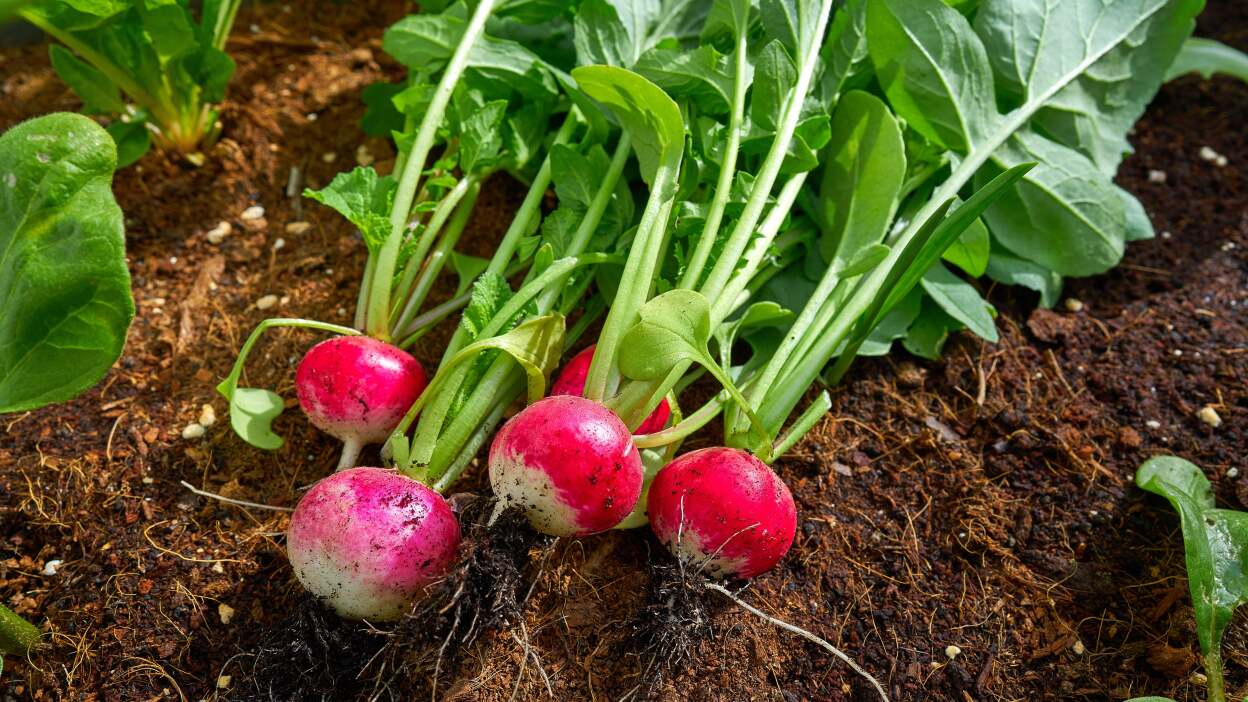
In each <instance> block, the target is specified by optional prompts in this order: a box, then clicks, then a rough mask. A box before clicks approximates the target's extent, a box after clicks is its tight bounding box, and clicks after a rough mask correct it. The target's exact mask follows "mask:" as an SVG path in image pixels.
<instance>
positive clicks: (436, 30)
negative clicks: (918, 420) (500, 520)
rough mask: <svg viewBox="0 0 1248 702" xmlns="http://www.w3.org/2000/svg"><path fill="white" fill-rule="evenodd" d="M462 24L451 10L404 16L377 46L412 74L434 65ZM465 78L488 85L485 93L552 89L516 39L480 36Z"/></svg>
mask: <svg viewBox="0 0 1248 702" xmlns="http://www.w3.org/2000/svg"><path fill="white" fill-rule="evenodd" d="M465 29H467V23H466V22H465V20H464V18H462V17H458V16H454V15H451V14H449V13H448V14H441V15H425V14H421V15H408V16H407V17H404V18H403V19H401V20H399V21H398V22H396V23H395V24H393V25H391V26H390V28H389V29H387V30H386V33H385V34H384V35H383V36H382V42H381V48H382V49H383V50H384V51H385V52H386V53H388V54H390V55H391V56H393V57H394V58H395V59H396V60H397V61H398V62H399V63H402V64H403V65H404V66H407V67H408V68H409V69H411V70H413V71H415V72H417V73H433V72H435V71H438V70H440V69H441V68H442V67H443V66H444V65H445V64H446V62H447V61H448V60H450V58H451V54H453V53H455V47H457V46H458V45H459V41H460V39H461V38H462V37H463V36H464V30H465ZM465 76H466V79H468V80H470V81H472V82H473V83H474V84H477V85H481V86H488V87H489V93H490V94H491V95H506V94H508V93H510V92H512V91H514V92H518V93H520V94H522V95H526V96H529V97H535V98H543V99H544V98H553V97H555V96H556V95H557V94H558V87H557V85H556V84H555V79H554V78H553V77H552V76H551V75H550V71H549V69H548V68H547V67H546V64H545V62H543V61H542V60H541V59H540V58H538V56H537V55H536V54H534V53H533V52H531V51H529V50H528V49H526V48H525V47H524V46H522V45H521V44H519V43H517V42H514V41H509V40H505V39H498V38H495V37H491V36H489V35H482V36H481V37H480V38H478V39H477V41H476V42H475V43H474V44H473V45H472V50H471V51H470V52H469V54H468V64H467V70H466V71H465Z"/></svg>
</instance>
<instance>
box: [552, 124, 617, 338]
mask: <svg viewBox="0 0 1248 702" xmlns="http://www.w3.org/2000/svg"><path fill="white" fill-rule="evenodd" d="M631 148H632V141H631V140H630V139H629V136H628V132H622V133H621V134H620V140H619V142H618V143H617V144H616V145H615V153H614V154H612V155H611V164H610V165H609V166H607V172H606V174H605V175H604V177H603V181H602V183H601V184H600V185H599V186H598V190H597V191H595V192H594V197H593V199H592V200H590V202H589V209H587V210H586V211H585V215H584V216H583V217H581V223H580V224H579V225H578V226H577V228H576V231H575V232H573V234H572V241H571V242H570V243H569V244H568V253H569V254H571V255H573V256H575V255H578V254H580V253H581V252H582V251H584V250H585V247H587V246H589V239H590V237H592V236H593V235H594V231H595V230H596V229H598V225H599V224H600V223H601V222H602V215H603V213H605V212H606V211H607V205H609V204H610V203H611V194H612V193H614V192H615V186H616V184H617V183H619V181H620V176H621V175H622V174H623V173H624V165H625V164H627V163H628V157H629V154H630V153H631ZM566 282H567V278H564V279H562V280H559V281H557V282H556V283H555V284H554V285H552V286H550V288H549V289H547V290H546V292H544V293H542V296H541V297H539V298H538V302H537V309H538V313H539V314H542V313H545V312H549V311H550V309H551V308H552V307H553V306H554V304H555V299H556V298H557V297H558V296H559V293H560V292H561V291H562V289H563V286H564V283H566Z"/></svg>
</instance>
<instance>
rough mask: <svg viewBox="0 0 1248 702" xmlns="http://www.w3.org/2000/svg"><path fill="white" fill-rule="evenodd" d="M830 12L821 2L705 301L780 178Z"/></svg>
mask: <svg viewBox="0 0 1248 702" xmlns="http://www.w3.org/2000/svg"><path fill="white" fill-rule="evenodd" d="M831 12H832V0H821V2H820V3H819V16H818V18H817V19H816V21H815V29H814V36H813V37H812V39H811V42H810V45H809V46H807V47H806V52H807V53H806V55H804V56H803V57H802V67H801V70H800V71H799V72H798V74H797V82H796V83H794V85H793V90H792V91H791V92H790V93H789V97H788V99H787V100H786V101H785V105H784V116H783V118H782V120H781V122H780V125H779V127H778V128H777V129H776V137H775V140H774V141H773V142H772V143H771V149H770V150H769V151H768V152H767V157H766V158H765V159H764V160H763V165H762V167H761V168H759V171H758V176H757V178H756V179H755V181H754V186H753V188H752V189H751V190H750V197H749V198H748V199H747V200H746V202H745V209H744V210H743V211H742V212H741V217H740V218H739V219H738V220H737V224H736V226H735V227H733V230H732V234H730V235H729V237H728V241H727V242H725V243H724V250H723V252H722V253H721V254H720V256H719V258H718V259H716V261H715V265H714V266H713V267H712V268H711V273H710V275H709V276H708V277H707V279H706V282H705V283H703V284H702V287H701V288H699V290H700V292H701V293H702V294H703V295H705V296H706V298H707V299H708V300H717V299H719V297H720V294H721V293H722V292H723V289H724V286H725V285H727V283H728V278H729V276H731V275H732V272H733V270H734V269H735V268H736V265H737V262H738V260H739V259H740V258H741V254H742V252H744V251H745V247H746V245H747V244H748V243H749V241H750V237H751V236H752V235H753V234H754V227H755V226H756V225H757V224H758V220H759V218H760V217H762V214H763V207H765V206H766V204H767V198H768V197H770V196H771V189H772V187H773V186H774V185H775V183H776V178H777V177H779V175H780V167H781V166H782V165H783V164H784V159H785V156H786V155H787V154H788V150H789V144H790V143H791V142H792V141H793V133H794V131H796V129H797V123H798V121H799V120H800V119H801V116H802V105H803V104H804V103H805V101H806V93H807V92H809V90H810V83H811V81H812V80H813V79H814V74H815V68H816V67H817V66H818V64H819V48H820V47H821V46H822V45H823V35H824V31H825V30H826V28H827V24H828V16H829V15H830V14H831Z"/></svg>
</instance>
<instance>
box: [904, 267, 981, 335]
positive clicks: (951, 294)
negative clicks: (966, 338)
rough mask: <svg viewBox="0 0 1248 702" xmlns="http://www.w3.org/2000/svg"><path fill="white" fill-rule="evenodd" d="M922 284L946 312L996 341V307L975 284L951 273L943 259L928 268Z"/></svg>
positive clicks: (972, 329) (967, 326)
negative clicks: (980, 293) (983, 296)
mask: <svg viewBox="0 0 1248 702" xmlns="http://www.w3.org/2000/svg"><path fill="white" fill-rule="evenodd" d="M920 284H921V285H922V286H923V290H924V291H925V292H927V294H928V295H930V296H931V297H932V300H933V301H934V302H935V303H936V304H937V305H939V306H940V308H941V309H942V310H944V311H945V313H946V314H948V315H949V316H950V317H953V318H954V319H956V320H958V321H959V322H961V323H962V324H964V325H966V328H967V329H970V330H971V331H972V332H974V333H975V334H976V335H977V336H979V337H980V338H981V339H984V340H986V341H988V342H991V343H996V341H997V325H996V323H995V322H994V321H993V316H994V314H993V312H994V310H993V308H992V305H990V304H988V302H987V301H986V300H984V298H982V297H980V296H979V291H978V290H976V289H975V287H974V286H973V285H971V284H970V283H968V282H966V281H965V280H962V279H961V278H959V277H958V276H956V275H954V274H953V273H950V272H949V269H948V268H945V267H944V265H942V264H941V263H937V264H936V265H934V266H932V267H931V268H929V269H927V272H926V273H924V274H923V280H922V281H921V283H920Z"/></svg>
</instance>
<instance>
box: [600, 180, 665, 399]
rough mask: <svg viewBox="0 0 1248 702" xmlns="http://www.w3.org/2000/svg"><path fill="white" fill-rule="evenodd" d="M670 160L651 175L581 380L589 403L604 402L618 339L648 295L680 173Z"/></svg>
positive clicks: (630, 324)
mask: <svg viewBox="0 0 1248 702" xmlns="http://www.w3.org/2000/svg"><path fill="white" fill-rule="evenodd" d="M674 160H675V163H673V164H663V165H660V166H659V168H658V170H657V171H656V173H655V176H654V184H653V185H652V186H651V188H650V198H649V199H648V200H647V201H646V209H645V210H644V211H642V214H641V222H640V223H638V225H637V234H636V238H634V240H633V244H632V247H631V250H630V251H629V254H628V262H627V263H626V264H625V265H624V274H623V275H622V276H621V278H620V285H619V288H618V289H617V290H616V293H615V300H614V302H612V304H611V309H610V311H608V312H607V319H606V321H605V322H603V325H602V331H601V332H599V334H598V346H597V348H596V349H595V350H594V358H593V361H591V362H590V364H589V375H588V376H587V377H586V379H585V390H584V396H585V397H586V398H588V399H590V400H594V401H596V402H602V401H603V400H604V399H605V398H606V396H607V390H608V388H607V385H608V381H609V380H610V379H611V377H612V374H613V373H614V372H615V356H616V352H617V350H618V347H619V344H620V339H621V338H623V336H624V332H625V330H627V329H628V328H629V327H631V326H632V325H633V324H635V323H636V322H637V319H638V310H640V309H641V306H642V305H643V304H645V302H646V298H647V297H649V295H650V287H651V284H652V283H653V278H654V271H655V268H656V267H657V266H658V258H659V253H660V251H661V249H662V243H663V236H664V234H665V230H666V229H667V220H668V217H669V216H670V214H671V211H672V203H673V201H674V200H675V196H674V193H673V194H669V193H668V191H669V190H671V189H672V188H671V186H672V185H674V184H675V175H676V172H677V171H679V170H680V163H679V157H678V158H676V159H674Z"/></svg>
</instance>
